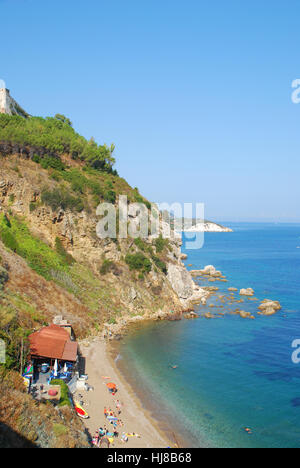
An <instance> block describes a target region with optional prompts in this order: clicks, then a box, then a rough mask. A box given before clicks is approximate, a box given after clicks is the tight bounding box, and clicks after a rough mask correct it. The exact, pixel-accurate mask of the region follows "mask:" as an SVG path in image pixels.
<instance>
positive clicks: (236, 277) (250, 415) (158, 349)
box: [119, 224, 300, 447]
mask: <svg viewBox="0 0 300 468" xmlns="http://www.w3.org/2000/svg"><path fill="white" fill-rule="evenodd" d="M229 226H230V227H232V228H233V229H234V232H233V233H206V234H205V243H204V246H203V248H201V249H199V250H185V247H184V245H183V249H182V251H183V252H185V253H187V255H188V259H187V260H186V261H185V263H186V265H189V264H192V266H191V267H188V268H189V269H199V268H203V267H204V266H205V265H209V264H212V265H214V266H215V267H216V268H217V269H219V270H221V271H222V273H223V274H224V275H225V276H226V277H227V279H228V283H225V282H216V283H210V285H212V286H217V287H219V288H220V291H219V292H218V293H217V294H227V296H228V294H229V293H228V287H231V286H234V287H236V288H238V289H240V288H248V287H251V288H253V289H254V290H255V297H257V298H258V299H259V301H262V300H263V299H272V300H278V301H280V303H281V305H282V310H281V311H280V312H278V313H277V314H276V315H273V316H270V317H265V316H259V315H257V311H258V309H257V307H258V305H259V302H256V301H250V300H249V299H247V298H245V301H244V303H242V304H236V305H235V307H237V306H239V307H240V308H241V309H243V310H246V311H250V312H251V313H253V314H254V315H255V317H256V319H255V320H249V319H242V318H241V317H240V316H238V315H231V314H229V313H226V314H225V315H224V316H222V317H221V316H220V317H218V318H216V319H211V320H208V319H205V318H199V319H196V320H185V319H184V320H182V321H179V322H163V323H153V324H149V325H147V326H144V327H142V328H140V329H138V330H135V331H132V332H130V333H129V335H128V336H126V337H125V339H124V340H123V342H122V345H121V347H120V357H121V359H120V360H119V363H121V368H122V369H123V371H124V372H125V373H127V375H130V377H131V381H134V386H135V390H136V391H137V392H138V393H139V394H140V396H142V401H144V404H145V405H146V407H147V408H148V409H151V410H152V411H154V414H155V415H156V416H157V418H158V419H159V424H160V425H161V427H162V428H164V427H165V426H166V425H167V423H168V424H169V427H170V426H171V427H172V431H174V437H175V438H177V437H179V438H180V436H182V437H183V439H184V441H185V442H184V444H185V445H188V446H194V447H197V446H201V447H206V446H207V447H210V446H213V447H300V364H298V365H297V364H294V363H293V362H292V352H293V351H294V350H293V348H292V342H293V341H294V340H295V339H297V338H298V339H300V248H298V247H300V225H280V224H279V225H274V224H273V225H272V224H229ZM199 284H201V281H200V280H199ZM235 296H236V299H239V298H240V297H239V294H238V293H235ZM216 297H217V296H215V297H213V298H211V299H210V301H209V303H208V305H207V307H205V308H204V309H203V307H202V309H201V312H203V310H204V311H210V312H211V313H216V309H212V308H209V304H210V303H216ZM199 310H200V309H199ZM227 310H228V311H230V308H229V307H227V306H226V304H225V307H224V309H223V310H222V309H218V312H226V311H227ZM172 365H176V366H178V367H177V368H176V369H172ZM246 427H247V428H250V429H251V431H252V434H248V433H247V432H246V431H245V428H246ZM133 430H134V428H133ZM180 440H182V439H180Z"/></svg>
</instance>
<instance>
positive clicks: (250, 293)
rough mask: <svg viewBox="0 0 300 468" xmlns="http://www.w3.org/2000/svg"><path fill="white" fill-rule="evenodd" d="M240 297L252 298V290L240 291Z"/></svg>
mask: <svg viewBox="0 0 300 468" xmlns="http://www.w3.org/2000/svg"><path fill="white" fill-rule="evenodd" d="M240 296H254V290H253V289H252V288H246V289H241V290H240Z"/></svg>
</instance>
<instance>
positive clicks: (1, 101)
mask: <svg viewBox="0 0 300 468" xmlns="http://www.w3.org/2000/svg"><path fill="white" fill-rule="evenodd" d="M0 84H1V83H0ZM0 114H8V115H19V116H21V117H25V118H26V117H29V115H28V114H27V112H26V111H24V109H22V107H21V106H19V104H18V103H17V102H16V101H15V100H14V99H13V98H12V97H11V95H10V92H9V89H6V88H0Z"/></svg>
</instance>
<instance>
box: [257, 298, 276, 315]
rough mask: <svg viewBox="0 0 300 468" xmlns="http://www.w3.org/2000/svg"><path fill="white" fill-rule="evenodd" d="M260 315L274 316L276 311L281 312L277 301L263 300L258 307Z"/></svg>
mask: <svg viewBox="0 0 300 468" xmlns="http://www.w3.org/2000/svg"><path fill="white" fill-rule="evenodd" d="M258 308H259V310H260V312H259V314H260V315H274V314H276V312H278V310H281V305H280V303H279V302H278V301H271V300H269V299H265V300H264V301H262V303H261V304H260V305H259V306H258Z"/></svg>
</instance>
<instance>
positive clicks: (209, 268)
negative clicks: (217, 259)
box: [200, 265, 222, 278]
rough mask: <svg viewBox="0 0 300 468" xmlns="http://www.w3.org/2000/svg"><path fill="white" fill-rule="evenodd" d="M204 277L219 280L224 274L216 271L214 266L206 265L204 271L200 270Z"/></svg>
mask: <svg viewBox="0 0 300 468" xmlns="http://www.w3.org/2000/svg"><path fill="white" fill-rule="evenodd" d="M200 273H201V274H202V275H207V276H212V277H213V278H219V277H221V276H222V273H221V272H220V271H218V270H216V269H215V267H214V266H213V265H206V267H204V268H203V270H200Z"/></svg>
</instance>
